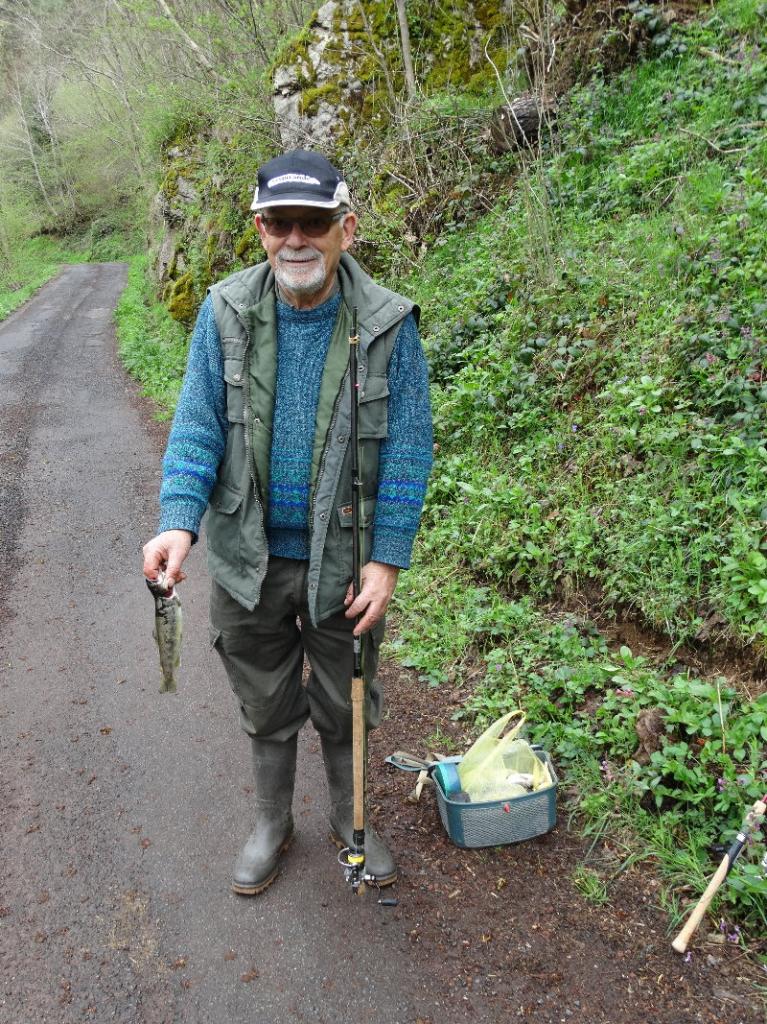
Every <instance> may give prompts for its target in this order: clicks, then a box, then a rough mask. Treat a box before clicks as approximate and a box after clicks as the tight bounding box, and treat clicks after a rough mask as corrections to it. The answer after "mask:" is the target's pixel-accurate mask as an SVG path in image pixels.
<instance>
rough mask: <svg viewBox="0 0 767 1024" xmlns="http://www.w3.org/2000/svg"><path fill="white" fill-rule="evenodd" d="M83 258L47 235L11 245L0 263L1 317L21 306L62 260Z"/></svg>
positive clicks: (74, 261)
mask: <svg viewBox="0 0 767 1024" xmlns="http://www.w3.org/2000/svg"><path fill="white" fill-rule="evenodd" d="M83 259H84V257H83V256H81V255H80V254H78V253H75V252H72V251H71V250H70V249H68V248H66V246H65V244H64V243H63V242H62V241H59V240H56V239H53V238H50V237H38V238H32V239H27V240H26V241H24V242H21V243H19V244H18V246H16V247H14V251H13V254H12V257H11V260H10V263H8V262H7V261H6V262H4V263H3V262H0V320H5V318H6V317H7V316H8V315H9V314H10V313H12V312H13V311H14V309H18V307H19V306H21V305H23V304H24V303H25V302H26V301H27V299H28V298H30V297H31V296H32V295H34V293H35V292H36V291H38V290H39V289H40V288H42V286H43V285H44V284H45V282H46V281H49V280H50V279H51V278H52V277H54V276H55V275H56V274H57V273H58V271H59V270H60V269H61V266H62V264H65V263H81V262H82V261H83Z"/></svg>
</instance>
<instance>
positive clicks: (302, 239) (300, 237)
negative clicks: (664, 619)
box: [284, 220, 309, 249]
mask: <svg viewBox="0 0 767 1024" xmlns="http://www.w3.org/2000/svg"><path fill="white" fill-rule="evenodd" d="M284 244H286V245H289V246H290V247H291V248H292V249H303V248H304V246H305V245H308V244H309V243H308V241H307V240H306V235H305V234H304V232H303V230H302V228H301V225H300V223H299V222H298V221H296V220H294V221H293V222H292V224H291V225H290V234H289V235H287V237H286V238H285V243H284Z"/></svg>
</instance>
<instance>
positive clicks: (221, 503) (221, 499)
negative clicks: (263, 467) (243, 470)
mask: <svg viewBox="0 0 767 1024" xmlns="http://www.w3.org/2000/svg"><path fill="white" fill-rule="evenodd" d="M209 501H210V507H211V508H212V509H213V510H214V511H215V512H221V513H223V515H225V516H231V515H233V514H234V513H235V512H236V511H237V509H238V508H239V507H240V505H241V504H242V495H241V494H240V492H239V491H235V489H234V488H233V487H229V486H228V484H224V483H221V481H220V480H219V481H218V483H217V484H216V485H215V487H214V488H213V491H212V492H211V495H210V499H209Z"/></svg>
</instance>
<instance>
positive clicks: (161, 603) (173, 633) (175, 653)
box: [146, 571, 182, 693]
mask: <svg viewBox="0 0 767 1024" xmlns="http://www.w3.org/2000/svg"><path fill="white" fill-rule="evenodd" d="M146 585H147V586H148V587H149V590H150V591H151V593H152V596H153V597H154V630H153V632H152V636H154V638H155V640H156V641H157V648H158V650H159V652H160V668H161V669H162V683H161V684H160V693H175V692H176V673H177V670H178V667H179V665H180V664H181V634H182V628H181V627H182V615H181V599H180V598H179V596H178V594H177V593H176V588H175V586H171V587H168V584H167V582H166V579H165V573H164V572H162V571H161V572H160V573H159V575H158V576H157V579H156V580H147V581H146Z"/></svg>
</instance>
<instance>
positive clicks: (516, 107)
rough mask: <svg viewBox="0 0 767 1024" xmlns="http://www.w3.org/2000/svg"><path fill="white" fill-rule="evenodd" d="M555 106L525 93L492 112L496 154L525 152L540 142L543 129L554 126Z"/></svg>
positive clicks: (493, 139)
mask: <svg viewBox="0 0 767 1024" xmlns="http://www.w3.org/2000/svg"><path fill="white" fill-rule="evenodd" d="M553 118H554V104H553V103H552V102H551V101H546V102H543V101H542V100H540V99H539V98H538V97H537V96H533V95H531V94H530V93H526V94H525V95H523V96H518V97H517V98H516V99H514V100H512V101H511V103H510V104H508V103H504V104H503V106H501V107H497V108H496V109H495V110H494V111H493V116H492V119H491V122H490V141H491V144H492V146H493V151H494V152H495V153H497V154H501V153H511V152H513V151H514V150H517V149H526V148H529V147H530V146H532V145H533V143H534V142H536V141H537V140H538V137H539V135H540V134H541V128H542V126H543V125H549V124H551V122H552V120H553Z"/></svg>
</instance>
